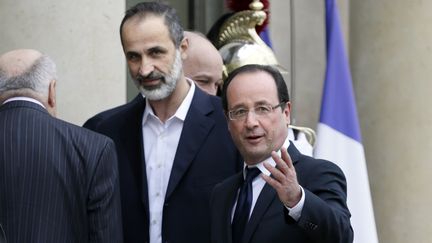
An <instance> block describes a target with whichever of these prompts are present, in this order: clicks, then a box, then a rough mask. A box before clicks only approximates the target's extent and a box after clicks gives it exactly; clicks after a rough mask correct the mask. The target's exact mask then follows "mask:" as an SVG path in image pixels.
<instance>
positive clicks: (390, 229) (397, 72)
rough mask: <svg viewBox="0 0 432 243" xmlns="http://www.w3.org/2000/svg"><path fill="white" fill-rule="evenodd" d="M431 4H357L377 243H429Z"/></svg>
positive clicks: (353, 7) (355, 49) (355, 58)
mask: <svg viewBox="0 0 432 243" xmlns="http://www.w3.org/2000/svg"><path fill="white" fill-rule="evenodd" d="M431 9H432V1H428V0H415V1H405V0H392V1H385V0H383V1H375V0H354V1H351V3H350V52H351V53H350V56H351V67H352V74H353V80H354V86H355V87H354V88H355V91H356V95H357V105H358V108H359V115H360V122H361V126H362V133H363V143H364V146H365V151H366V160H367V165H368V171H369V179H370V183H371V190H372V196H373V203H374V209H375V218H376V223H377V230H378V235H379V238H380V242H391V243H405V242H416V243H421V242H424V243H426V242H431V232H432V224H431V223H430V218H431V216H432V210H431V205H432V193H431V192H432V190H431V185H432V161H431V159H430V157H432V129H431V128H432V109H431V108H430V103H429V102H432V95H431V93H432V82H431V78H432V68H431V67H432V47H431V45H432V27H431V22H432V14H431V13H430V10H431Z"/></svg>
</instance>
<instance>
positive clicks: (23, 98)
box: [3, 96, 46, 109]
mask: <svg viewBox="0 0 432 243" xmlns="http://www.w3.org/2000/svg"><path fill="white" fill-rule="evenodd" d="M17 100H22V101H29V102H33V103H35V104H38V105H40V106H42V107H43V108H44V109H46V107H45V106H44V105H43V104H42V103H41V102H40V101H38V100H36V99H33V98H30V97H24V96H18V97H12V98H9V99H7V100H5V102H3V104H6V103H8V102H11V101H17Z"/></svg>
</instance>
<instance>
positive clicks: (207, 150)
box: [84, 88, 242, 243]
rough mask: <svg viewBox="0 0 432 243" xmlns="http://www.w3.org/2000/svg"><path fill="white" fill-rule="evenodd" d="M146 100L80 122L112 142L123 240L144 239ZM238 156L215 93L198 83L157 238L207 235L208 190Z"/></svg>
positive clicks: (190, 240)
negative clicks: (115, 152) (120, 203)
mask: <svg viewBox="0 0 432 243" xmlns="http://www.w3.org/2000/svg"><path fill="white" fill-rule="evenodd" d="M145 104H146V103H145V100H144V98H142V96H141V95H138V97H136V98H135V99H134V100H133V101H131V102H130V103H128V104H126V105H123V106H120V107H117V108H114V109H112V110H109V111H106V112H103V113H101V114H99V115H97V116H95V117H93V118H92V119H90V120H89V121H88V122H86V124H84V126H85V127H88V128H91V129H94V130H95V131H98V132H101V133H103V134H106V135H108V136H109V137H111V138H112V139H113V140H114V142H115V143H116V146H117V154H118V156H119V171H120V191H121V198H122V209H123V210H122V215H123V231H124V237H125V242H148V241H149V231H148V229H149V207H148V206H149V200H151V198H150V199H149V197H148V191H147V177H146V167H145V161H144V158H145V156H144V150H143V138H142V116H143V112H144V108H145ZM241 161H242V159H241V157H240V155H239V153H238V151H237V149H236V148H235V146H234V144H233V142H232V140H231V136H230V135H229V132H228V129H227V123H226V119H225V116H224V114H223V111H222V105H221V102H220V99H219V98H218V97H214V96H210V95H208V94H206V93H204V92H203V91H201V90H200V89H198V88H196V89H195V94H194V96H193V100H192V103H191V106H190V108H189V111H188V113H187V116H186V119H185V122H184V126H183V130H182V133H181V136H180V141H179V145H178V148H177V152H176V155H175V159H174V164H173V167H172V170H171V175H170V178H169V183H168V188H167V193H166V198H165V204H164V208H163V220H162V221H163V223H162V241H163V242H184V243H195V242H196V243H205V242H209V241H210V207H209V206H210V205H209V202H210V193H211V190H212V189H213V186H214V185H215V184H216V183H218V182H220V181H222V180H223V179H225V178H227V177H229V176H231V175H233V174H235V173H236V172H237V171H239V169H240V168H241V163H242V162H241Z"/></svg>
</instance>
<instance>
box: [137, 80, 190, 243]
mask: <svg viewBox="0 0 432 243" xmlns="http://www.w3.org/2000/svg"><path fill="white" fill-rule="evenodd" d="M188 82H189V85H190V89H189V91H188V93H187V95H186V97H185V99H184V100H183V102H182V103H181V104H180V106H179V108H178V109H177V111H176V113H175V114H174V115H173V116H171V117H170V118H169V119H168V120H167V121H166V122H165V123H163V122H162V121H161V120H160V119H159V118H158V117H157V116H156V115H155V114H154V112H153V109H152V108H151V106H150V104H149V103H148V100H147V99H146V108H145V110H144V115H143V120H142V131H143V138H144V139H143V140H144V153H145V166H146V173H147V185H148V197H149V211H150V228H149V233H150V242H151V243H160V242H162V214H163V205H164V201H165V195H166V191H167V187H168V182H169V177H170V174H171V169H172V166H173V163H174V158H175V153H176V151H177V146H178V143H179V140H180V135H181V132H182V130H183V124H184V120H185V118H186V115H187V112H188V110H189V107H190V105H191V103H192V98H193V94H194V92H195V84H194V82H193V81H191V80H188ZM143 230H147V229H143Z"/></svg>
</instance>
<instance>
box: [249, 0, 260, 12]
mask: <svg viewBox="0 0 432 243" xmlns="http://www.w3.org/2000/svg"><path fill="white" fill-rule="evenodd" d="M249 8H250V9H251V10H254V11H258V10H262V9H263V8H264V4H263V3H262V2H260V0H253V1H252V2H251V3H250V4H249Z"/></svg>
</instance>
